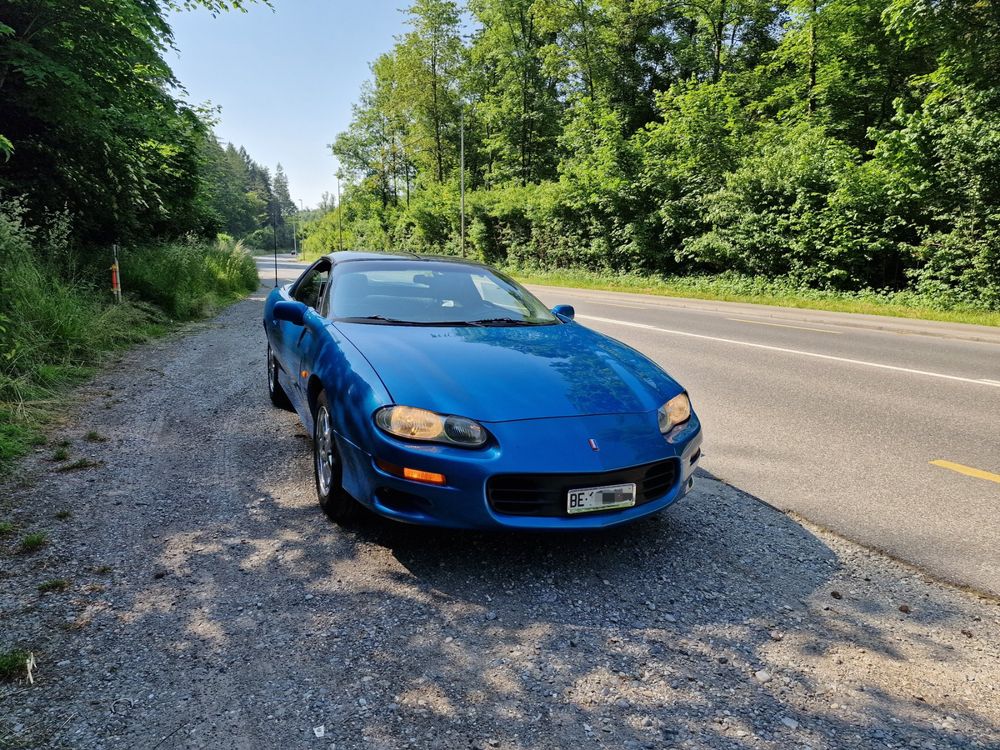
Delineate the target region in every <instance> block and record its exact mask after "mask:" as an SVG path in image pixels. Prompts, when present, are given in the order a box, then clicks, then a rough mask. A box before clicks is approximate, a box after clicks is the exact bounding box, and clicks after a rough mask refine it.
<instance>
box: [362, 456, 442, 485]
mask: <svg viewBox="0 0 1000 750" xmlns="http://www.w3.org/2000/svg"><path fill="white" fill-rule="evenodd" d="M375 464H376V465H377V466H378V467H379V468H380V469H381V470H382V471H384V472H386V473H387V474H392V475H393V476H397V477H402V478H403V479H409V480H410V481H412V482H424V483H425V484H444V483H445V482H446V481H447V479H446V478H445V476H444V474H438V473H437V472H435V471H422V470H421V469H411V468H409V467H406V466H396V464H391V463H389V462H388V461H383V460H382V459H377V460H376V461H375Z"/></svg>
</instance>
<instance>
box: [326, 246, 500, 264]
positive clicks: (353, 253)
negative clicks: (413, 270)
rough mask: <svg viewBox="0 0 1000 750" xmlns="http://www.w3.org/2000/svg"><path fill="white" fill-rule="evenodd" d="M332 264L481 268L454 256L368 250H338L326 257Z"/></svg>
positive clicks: (467, 260) (471, 261)
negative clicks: (394, 262) (358, 262)
mask: <svg viewBox="0 0 1000 750" xmlns="http://www.w3.org/2000/svg"><path fill="white" fill-rule="evenodd" d="M326 257H327V258H329V259H330V260H331V261H332V262H333V263H334V264H338V263H349V262H351V261H356V260H390V261H391V260H409V261H414V260H418V261H429V262H435V263H455V264H458V265H467V266H483V265H484V264H483V263H480V262H479V261H478V260H473V259H471V258H458V257H456V256H454V255H431V254H423V253H389V252H378V251H370V250H339V251H337V252H335V253H330V254H328V255H327V256H326Z"/></svg>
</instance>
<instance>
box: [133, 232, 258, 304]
mask: <svg viewBox="0 0 1000 750" xmlns="http://www.w3.org/2000/svg"><path fill="white" fill-rule="evenodd" d="M119 258H120V261H121V271H122V288H123V290H124V292H125V294H126V295H135V296H138V297H139V298H140V299H142V300H147V301H149V302H152V303H153V304H155V305H156V306H158V307H159V308H161V309H162V310H164V311H165V312H166V313H167V314H168V315H170V316H171V317H173V318H175V319H179V320H188V319H191V318H197V317H203V316H205V315H208V314H210V313H211V312H212V310H214V309H215V308H216V307H217V306H218V305H219V304H220V303H223V302H227V301H229V300H231V299H234V298H236V297H238V296H241V295H243V294H245V293H247V292H251V291H253V290H254V289H256V288H257V284H258V281H257V267H256V266H255V264H254V261H253V257H252V256H251V255H250V253H249V252H248V251H247V250H246V248H245V247H244V246H243V244H242V243H239V242H234V241H232V239H228V240H225V239H224V240H223V241H221V242H219V243H217V244H216V245H214V246H213V245H205V244H200V243H196V242H193V241H191V242H176V243H169V244H163V245H154V246H147V247H141V248H134V249H126V250H124V251H122V252H121V253H120V255H119Z"/></svg>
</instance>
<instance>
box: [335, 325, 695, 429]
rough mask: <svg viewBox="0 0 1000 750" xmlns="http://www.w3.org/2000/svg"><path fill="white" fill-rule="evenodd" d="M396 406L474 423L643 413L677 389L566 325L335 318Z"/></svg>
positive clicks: (626, 353) (651, 369)
mask: <svg viewBox="0 0 1000 750" xmlns="http://www.w3.org/2000/svg"><path fill="white" fill-rule="evenodd" d="M337 327H338V328H339V329H340V330H341V331H342V332H343V333H344V334H345V335H346V336H347V337H348V338H349V339H350V340H351V342H352V343H353V344H354V345H355V346H357V347H358V349H359V350H360V351H361V353H362V354H364V356H365V357H366V358H367V359H368V361H369V362H370V363H371V364H372V366H373V367H374V368H375V371H376V372H377V373H378V374H379V377H381V379H382V382H383V383H384V384H385V387H386V388H387V389H388V390H389V393H390V394H391V395H392V399H393V401H394V402H395V403H397V404H406V405H407V406H417V407H421V408H424V409H431V410H433V411H436V412H440V413H443V414H459V415H461V416H465V417H469V418H471V419H476V420H479V421H482V422H505V421H512V420H519V419H538V418H544V417H568V416H578V415H591V414H631V413H638V412H648V411H652V410H653V409H656V408H658V407H659V406H661V405H662V404H663V403H664V401H666V400H667V399H669V398H672V397H673V396H675V395H676V394H677V393H679V392H680V391H681V388H680V386H679V385H677V383H676V382H675V381H674V380H673V379H672V378H670V377H669V376H668V375H667V374H666V373H665V372H663V370H661V369H660V368H659V367H658V366H657V365H655V364H653V363H652V362H651V361H649V360H648V359H646V357H644V356H643V355H641V354H639V353H638V352H637V351H635V350H634V349H632V348H630V347H628V346H625V345H624V344H622V343H620V342H618V341H615V340H614V339H610V338H608V337H606V336H602V335H601V334H599V333H596V332H594V331H591V330H589V329H587V328H584V327H583V326H581V325H579V324H576V323H566V324H560V325H545V326H515V327H483V328H477V327H467V326H463V327H454V328H451V327H448V328H439V327H433V326H428V327H425V326H391V325H371V324H363V323H337Z"/></svg>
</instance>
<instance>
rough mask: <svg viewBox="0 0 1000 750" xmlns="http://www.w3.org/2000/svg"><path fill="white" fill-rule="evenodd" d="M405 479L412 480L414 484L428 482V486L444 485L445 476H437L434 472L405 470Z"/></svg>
mask: <svg viewBox="0 0 1000 750" xmlns="http://www.w3.org/2000/svg"><path fill="white" fill-rule="evenodd" d="M403 479H412V480H413V481H414V482H427V484H444V474H437V473H435V472H433V471H420V470H419V469H407V468H404V469H403Z"/></svg>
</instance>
